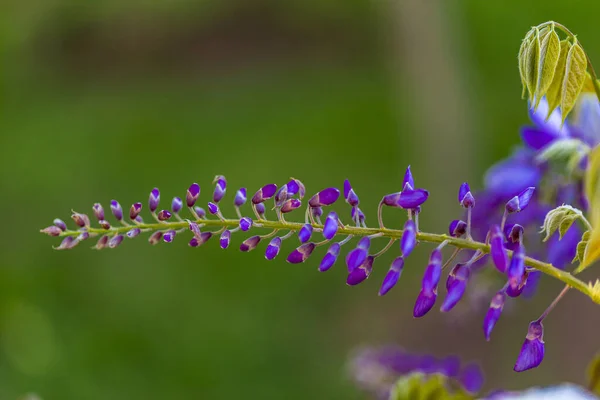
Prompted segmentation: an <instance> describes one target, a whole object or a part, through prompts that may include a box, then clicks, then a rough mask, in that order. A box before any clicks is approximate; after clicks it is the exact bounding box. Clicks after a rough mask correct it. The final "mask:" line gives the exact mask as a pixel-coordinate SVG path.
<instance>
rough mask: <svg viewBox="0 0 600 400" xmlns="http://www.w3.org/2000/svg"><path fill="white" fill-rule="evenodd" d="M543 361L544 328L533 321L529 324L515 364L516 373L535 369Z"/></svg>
mask: <svg viewBox="0 0 600 400" xmlns="http://www.w3.org/2000/svg"><path fill="white" fill-rule="evenodd" d="M543 359H544V326H543V325H542V323H541V322H540V321H533V322H531V323H530V324H529V330H528V331H527V336H526V337H525V341H524V342H523V346H522V347H521V351H520V352H519V357H518V358H517V362H516V364H515V367H514V370H515V371H516V372H522V371H526V370H528V369H531V368H535V367H537V366H538V365H540V363H541V362H542V360H543Z"/></svg>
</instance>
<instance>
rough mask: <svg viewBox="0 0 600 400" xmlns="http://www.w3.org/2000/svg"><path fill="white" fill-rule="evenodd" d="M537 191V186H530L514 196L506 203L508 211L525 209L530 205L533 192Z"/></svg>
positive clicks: (513, 211)
mask: <svg viewBox="0 0 600 400" xmlns="http://www.w3.org/2000/svg"><path fill="white" fill-rule="evenodd" d="M534 192H535V187H528V188H527V189H525V190H523V191H522V192H521V193H519V195H518V196H515V197H513V198H512V199H510V200H509V201H508V202H507V203H506V211H507V212H509V213H515V212H520V211H522V210H524V209H525V208H526V207H527V206H528V205H529V201H530V200H531V197H532V196H533V193H534Z"/></svg>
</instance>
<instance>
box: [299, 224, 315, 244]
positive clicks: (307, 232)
mask: <svg viewBox="0 0 600 400" xmlns="http://www.w3.org/2000/svg"><path fill="white" fill-rule="evenodd" d="M312 233H313V227H312V225H311V224H304V225H303V226H302V228H300V231H298V239H299V240H300V243H306V242H308V241H309V240H310V237H311V236H312Z"/></svg>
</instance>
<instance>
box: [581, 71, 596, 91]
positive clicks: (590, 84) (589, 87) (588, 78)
mask: <svg viewBox="0 0 600 400" xmlns="http://www.w3.org/2000/svg"><path fill="white" fill-rule="evenodd" d="M581 93H596V88H595V87H594V79H593V78H592V75H590V73H589V72H586V73H585V83H584V84H583V88H582V89H581Z"/></svg>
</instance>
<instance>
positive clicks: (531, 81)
mask: <svg viewBox="0 0 600 400" xmlns="http://www.w3.org/2000/svg"><path fill="white" fill-rule="evenodd" d="M539 59H540V31H539V30H538V28H534V31H533V36H532V39H531V43H530V44H529V46H527V54H526V55H525V83H526V84H527V90H528V91H529V100H530V101H533V94H534V93H535V87H536V85H537V71H538V61H539Z"/></svg>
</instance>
